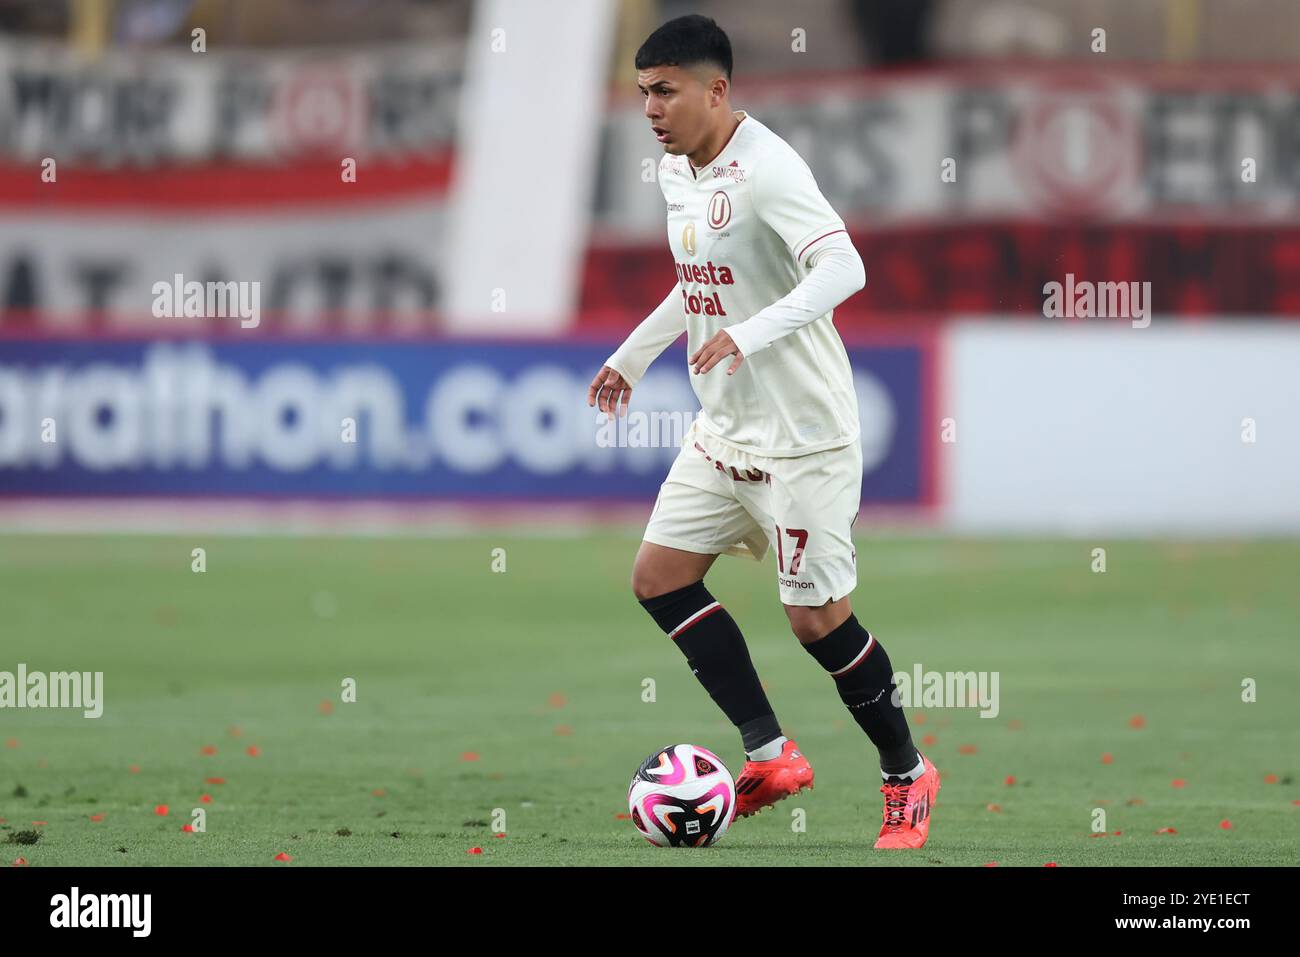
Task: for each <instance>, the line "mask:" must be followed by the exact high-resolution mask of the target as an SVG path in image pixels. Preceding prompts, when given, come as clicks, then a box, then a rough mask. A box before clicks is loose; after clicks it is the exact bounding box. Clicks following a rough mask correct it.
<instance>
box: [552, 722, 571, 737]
mask: <svg viewBox="0 0 1300 957" xmlns="http://www.w3.org/2000/svg"><path fill="white" fill-rule="evenodd" d="M555 733H556V734H557V735H558V736H559V737H561V738H567V737H569V736H570V735H572V734H573V728H572V727H570V726H569V725H567V724H557V725H556V726H555Z"/></svg>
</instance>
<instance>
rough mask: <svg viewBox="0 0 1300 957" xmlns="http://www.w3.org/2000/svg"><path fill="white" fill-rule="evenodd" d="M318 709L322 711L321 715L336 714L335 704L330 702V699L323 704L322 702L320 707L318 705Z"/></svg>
mask: <svg viewBox="0 0 1300 957" xmlns="http://www.w3.org/2000/svg"><path fill="white" fill-rule="evenodd" d="M316 707H317V708H319V709H320V713H321V714H333V713H334V702H333V701H330V700H329V699H328V698H326V699H325V700H324V701H322V702H321V703H320V704H319V705H317V706H316Z"/></svg>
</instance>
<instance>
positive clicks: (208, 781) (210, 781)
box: [203, 778, 226, 784]
mask: <svg viewBox="0 0 1300 957" xmlns="http://www.w3.org/2000/svg"><path fill="white" fill-rule="evenodd" d="M203 783H204V784H225V783H226V779H225V778H204V779H203Z"/></svg>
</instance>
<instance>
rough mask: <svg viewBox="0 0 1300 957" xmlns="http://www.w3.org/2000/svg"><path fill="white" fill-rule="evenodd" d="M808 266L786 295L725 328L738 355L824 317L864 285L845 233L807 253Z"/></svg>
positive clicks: (862, 272) (858, 260)
mask: <svg viewBox="0 0 1300 957" xmlns="http://www.w3.org/2000/svg"><path fill="white" fill-rule="evenodd" d="M807 262H808V263H809V264H810V265H811V266H812V271H811V272H809V273H808V274H807V275H806V276H804V277H803V279H802V280H800V281H799V283H798V285H796V286H795V287H794V288H793V289H792V290H790V292H789V294H788V295H786V296H784V297H783V298H781V299H778V300H777V301H776V302H774V303H772V305H770V306H768V307H767V308H765V309H763V310H761V311H760V312H759V313H757V314H756V315H754V316H751V317H750V318H748V319H746V320H745V321H744V322H738V323H736V324H735V325H734V326H728V327H727V333H728V334H729V335H730V336H731V341H732V342H734V343H735V344H736V347H737V348H738V349H739V350H740V354H741V355H742V356H746V357H748V356H751V355H753V354H754V353H756V352H762V351H763V350H764V349H766V348H767V347H768V346H770V345H771V344H772V343H773V342H775V341H776V340H778V339H780V338H781V337H782V336H788V335H789V334H790V333H792V332H794V331H795V330H796V329H800V328H802V327H803V326H806V325H807V324H808V323H810V322H812V321H813V320H815V319H819V318H821V317H822V316H824V315H826V314H827V313H828V312H830V311H831V310H832V309H834V308H835V307H836V306H838V305H839V304H840V303H842V302H843V301H844V300H845V299H848V298H849V296H851V295H853V294H854V293H855V292H857V291H858V290H859V289H861V288H862V287H863V286H865V285H866V283H867V275H866V269H865V267H864V266H863V265H862V257H861V256H859V255H858V251H857V250H856V249H855V248H854V247H853V243H851V242H850V241H849V238H848V235H847V234H846V233H843V232H840V233H837V234H836V235H833V236H828V237H827V238H825V239H824V240H822V241H821V242H819V243H818V244H817V247H816V248H815V249H814V250H813V251H812V252H811V253H809V254H808V257H807Z"/></svg>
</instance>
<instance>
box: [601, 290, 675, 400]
mask: <svg viewBox="0 0 1300 957" xmlns="http://www.w3.org/2000/svg"><path fill="white" fill-rule="evenodd" d="M685 331H686V312H685V311H684V310H683V309H682V291H681V284H680V283H678V284H677V285H675V286H673V291H672V292H670V293H669V294H668V296H667V298H665V299H664V301H663V302H661V303H660V304H659V305H658V306H657V307H656V308H655V311H654V312H652V313H650V315H648V316H646V317H645V319H643V320H642V321H641V324H640V325H638V326H637V327H636V328H635V329H633V330H632V334H631V335H629V336H628V337H627V339H626V340H624V342H623V344H622V345H621V346H619V347H618V351H616V352H615V353H614V354H613V355H612V356H610V357H609V358H608V359H606V360H605V364H604V365H603V366H601V368H600V371H599V372H597V373H596V378H594V379H592V380H591V387H590V388H588V389H587V405H594V406H597V407H598V408H599V409H600V411H601V412H608V413H610V414H611V415H612V414H614V413H615V412H617V414H618V415H623V414H625V413H626V412H627V406H628V402H630V401H631V399H632V387H633V386H635V385H636V384H637V383H638V382H640V381H641V377H642V376H644V375H645V371H646V369H648V368H650V363H652V362H654V361H655V359H657V358H659V354H660V353H661V352H663V351H664V350H665V349H667V348H668V347H669V346H670V345H672V344H673V342H674V341H676V339H677V337H678V336H680V335H681V334H682V333H683V332H685Z"/></svg>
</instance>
